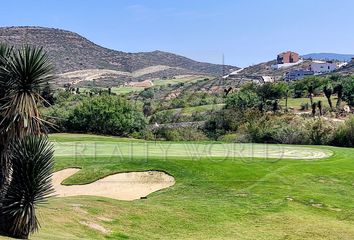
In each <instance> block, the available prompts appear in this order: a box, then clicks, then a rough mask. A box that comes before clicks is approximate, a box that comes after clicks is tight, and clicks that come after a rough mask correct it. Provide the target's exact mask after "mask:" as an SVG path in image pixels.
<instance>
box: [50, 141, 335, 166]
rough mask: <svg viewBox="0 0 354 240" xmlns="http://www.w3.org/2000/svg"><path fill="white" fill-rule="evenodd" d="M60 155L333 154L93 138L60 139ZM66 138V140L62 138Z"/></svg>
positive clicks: (289, 156) (275, 147) (252, 146)
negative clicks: (79, 139) (78, 139)
mask: <svg viewBox="0 0 354 240" xmlns="http://www.w3.org/2000/svg"><path fill="white" fill-rule="evenodd" d="M58 137H59V138H60V135H55V136H54V137H53V140H54V142H55V154H56V156H77V157H92V156H100V157H102V156H105V157H127V156H129V157H141V158H150V157H159V158H169V157H186V158H189V159H190V158H192V159H198V158H235V159H242V158H264V159H268V158H269V159H279V160H280V159H304V160H310V159H320V158H326V157H329V156H331V155H332V152H331V151H329V150H324V149H318V148H314V147H307V146H289V145H281V144H279V145H277V144H249V143H248V144H242V143H214V142H204V143H200V142H199V143H196V142H148V141H146V142H145V141H136V140H129V139H119V138H106V139H104V140H103V139H100V138H97V139H89V138H86V139H85V138H83V139H81V141H77V140H76V139H75V140H70V139H66V140H67V141H60V142H56V141H55V140H56V139H58ZM61 140H62V139H61Z"/></svg>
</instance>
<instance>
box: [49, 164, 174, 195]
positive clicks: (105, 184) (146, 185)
mask: <svg viewBox="0 0 354 240" xmlns="http://www.w3.org/2000/svg"><path fill="white" fill-rule="evenodd" d="M78 171H80V169H77V168H68V169H65V170H62V171H58V172H55V173H54V174H53V185H54V189H55V194H56V196H58V197H68V196H81V195H89V196H99V197H108V198H113V199H118V200H135V199H140V198H141V197H146V196H147V195H149V194H150V193H152V192H156V191H158V190H161V189H164V188H168V187H171V186H173V185H174V184H175V179H174V178H173V177H172V176H170V175H168V174H166V173H164V172H160V171H146V172H129V173H118V174H114V175H111V176H108V177H105V178H103V179H100V180H98V181H96V182H93V183H90V184H85V185H72V186H64V185H62V184H61V182H62V181H63V180H64V179H66V178H68V177H70V176H72V175H74V174H75V173H77V172H78Z"/></svg>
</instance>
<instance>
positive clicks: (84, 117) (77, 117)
mask: <svg viewBox="0 0 354 240" xmlns="http://www.w3.org/2000/svg"><path fill="white" fill-rule="evenodd" d="M145 127H146V119H145V118H144V115H143V113H142V112H140V111H138V110H137V109H136V108H135V107H134V106H133V105H132V104H130V102H128V101H127V100H124V99H122V98H119V97H115V96H101V97H95V98H92V99H86V100H84V101H83V102H82V103H81V104H79V105H78V106H76V107H75V108H74V110H73V111H72V112H71V113H70V114H69V116H68V119H67V121H66V128H67V129H68V130H69V131H74V132H91V133H98V134H109V135H128V134H130V133H133V132H138V131H141V130H144V129H145Z"/></svg>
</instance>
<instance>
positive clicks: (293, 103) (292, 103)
mask: <svg viewBox="0 0 354 240" xmlns="http://www.w3.org/2000/svg"><path fill="white" fill-rule="evenodd" d="M313 101H314V102H318V101H322V104H323V106H324V107H329V104H328V101H327V98H326V97H314V98H313ZM336 101H337V100H336V99H335V98H334V97H332V102H333V105H335V104H336ZM306 103H308V104H309V109H310V110H311V103H310V99H309V98H289V99H288V107H292V108H294V109H297V110H299V109H300V107H301V104H306ZM280 105H281V106H283V107H285V99H282V100H281V101H280Z"/></svg>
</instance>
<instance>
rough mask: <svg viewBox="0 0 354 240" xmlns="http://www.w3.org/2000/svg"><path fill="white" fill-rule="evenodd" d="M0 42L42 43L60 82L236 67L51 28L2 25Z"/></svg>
mask: <svg viewBox="0 0 354 240" xmlns="http://www.w3.org/2000/svg"><path fill="white" fill-rule="evenodd" d="M0 42H6V43H9V44H11V45H15V46H20V45H23V44H30V45H36V46H43V48H44V49H45V50H46V51H47V52H48V54H49V56H50V58H51V60H52V62H53V64H54V65H55V68H56V72H57V73H58V74H59V80H60V81H61V82H60V83H65V82H74V83H78V82H87V81H92V80H95V81H96V82H100V81H101V82H102V81H103V82H107V83H109V84H115V83H117V82H119V83H122V82H123V81H140V80H145V79H149V78H166V77H173V76H177V75H208V76H219V75H222V73H223V72H226V73H228V72H230V71H234V70H236V69H238V68H237V67H234V66H222V65H218V64H210V63H203V62H197V61H194V60H191V59H189V58H186V57H183V56H179V55H176V54H173V53H168V52H162V51H153V52H139V53H126V52H122V51H116V50H112V49H107V48H104V47H101V46H99V45H97V44H95V43H93V42H91V41H89V40H87V39H86V38H84V37H82V36H80V35H79V34H77V33H74V32H70V31H66V30H60V29H53V28H43V27H2V28H0ZM64 73H65V74H64Z"/></svg>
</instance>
